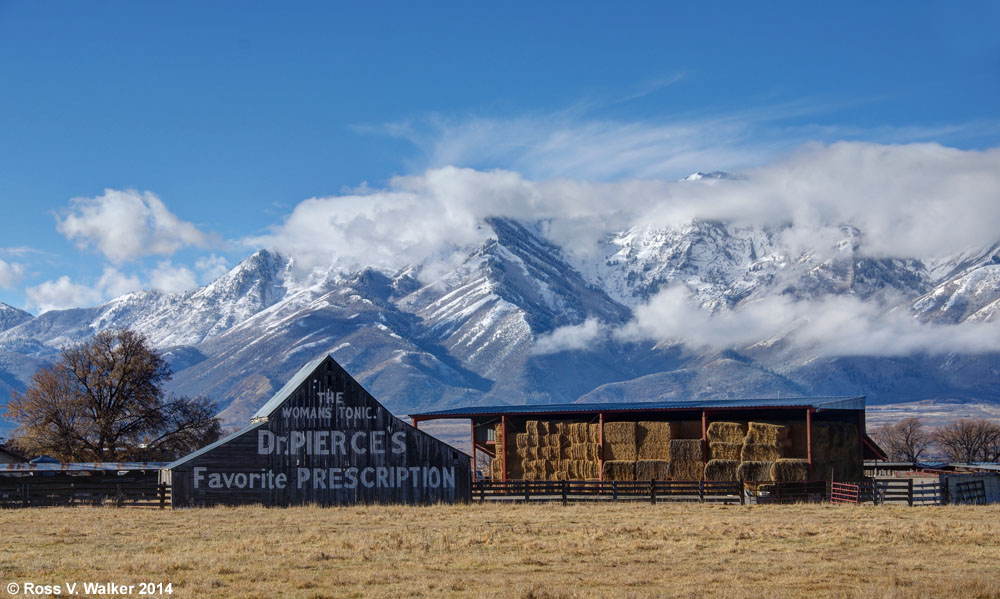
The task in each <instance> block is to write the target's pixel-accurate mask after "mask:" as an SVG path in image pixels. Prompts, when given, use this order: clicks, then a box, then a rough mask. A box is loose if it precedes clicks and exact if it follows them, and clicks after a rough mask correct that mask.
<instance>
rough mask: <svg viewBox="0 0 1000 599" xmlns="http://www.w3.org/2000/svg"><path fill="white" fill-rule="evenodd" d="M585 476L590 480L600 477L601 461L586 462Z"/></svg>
mask: <svg viewBox="0 0 1000 599" xmlns="http://www.w3.org/2000/svg"><path fill="white" fill-rule="evenodd" d="M587 478H589V479H591V480H596V479H599V478H601V463H600V462H596V461H594V462H587Z"/></svg>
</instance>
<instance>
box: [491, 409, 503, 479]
mask: <svg viewBox="0 0 1000 599" xmlns="http://www.w3.org/2000/svg"><path fill="white" fill-rule="evenodd" d="M502 439H503V426H502V425H501V424H500V423H497V425H496V428H494V429H493V441H494V443H495V444H496V445H495V446H494V447H496V455H494V456H493V459H492V460H490V475H491V476H492V478H493V479H495V480H498V479H499V478H500V477H501V476H502V475H503V459H504V455H503V443H502V442H501V440H502Z"/></svg>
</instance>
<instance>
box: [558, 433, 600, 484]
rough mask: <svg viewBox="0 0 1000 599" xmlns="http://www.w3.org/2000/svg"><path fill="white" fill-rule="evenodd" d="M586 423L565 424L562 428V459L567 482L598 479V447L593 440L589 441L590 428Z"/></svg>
mask: <svg viewBox="0 0 1000 599" xmlns="http://www.w3.org/2000/svg"><path fill="white" fill-rule="evenodd" d="M592 427H596V425H592V424H590V423H587V422H567V423H564V426H563V431H564V432H563V435H564V437H565V443H564V444H563V446H562V458H563V460H565V462H566V466H565V467H566V472H567V480H587V479H596V478H599V476H600V473H599V471H598V468H597V455H598V453H599V446H598V444H597V440H596V438H595V440H594V441H591V440H590V437H591V432H590V430H591V428H592Z"/></svg>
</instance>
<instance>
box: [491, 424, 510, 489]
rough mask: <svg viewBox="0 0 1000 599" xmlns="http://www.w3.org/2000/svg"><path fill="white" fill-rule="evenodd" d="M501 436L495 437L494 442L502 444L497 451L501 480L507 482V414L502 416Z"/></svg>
mask: <svg viewBox="0 0 1000 599" xmlns="http://www.w3.org/2000/svg"><path fill="white" fill-rule="evenodd" d="M500 437H501V439H500V440H499V441H497V440H495V439H494V441H493V442H494V443H499V444H500V449H498V450H497V453H498V454H500V455H501V456H503V457H501V458H500V480H502V481H503V482H507V416H506V415H503V416H501V417H500Z"/></svg>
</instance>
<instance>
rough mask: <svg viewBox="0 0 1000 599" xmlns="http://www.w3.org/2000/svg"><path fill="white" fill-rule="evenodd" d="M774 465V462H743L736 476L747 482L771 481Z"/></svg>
mask: <svg viewBox="0 0 1000 599" xmlns="http://www.w3.org/2000/svg"><path fill="white" fill-rule="evenodd" d="M772 465H773V463H772V462H743V463H741V464H740V466H739V468H737V469H736V477H737V479H739V480H741V481H743V482H745V483H760V482H769V481H770V480H771V466H772Z"/></svg>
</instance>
